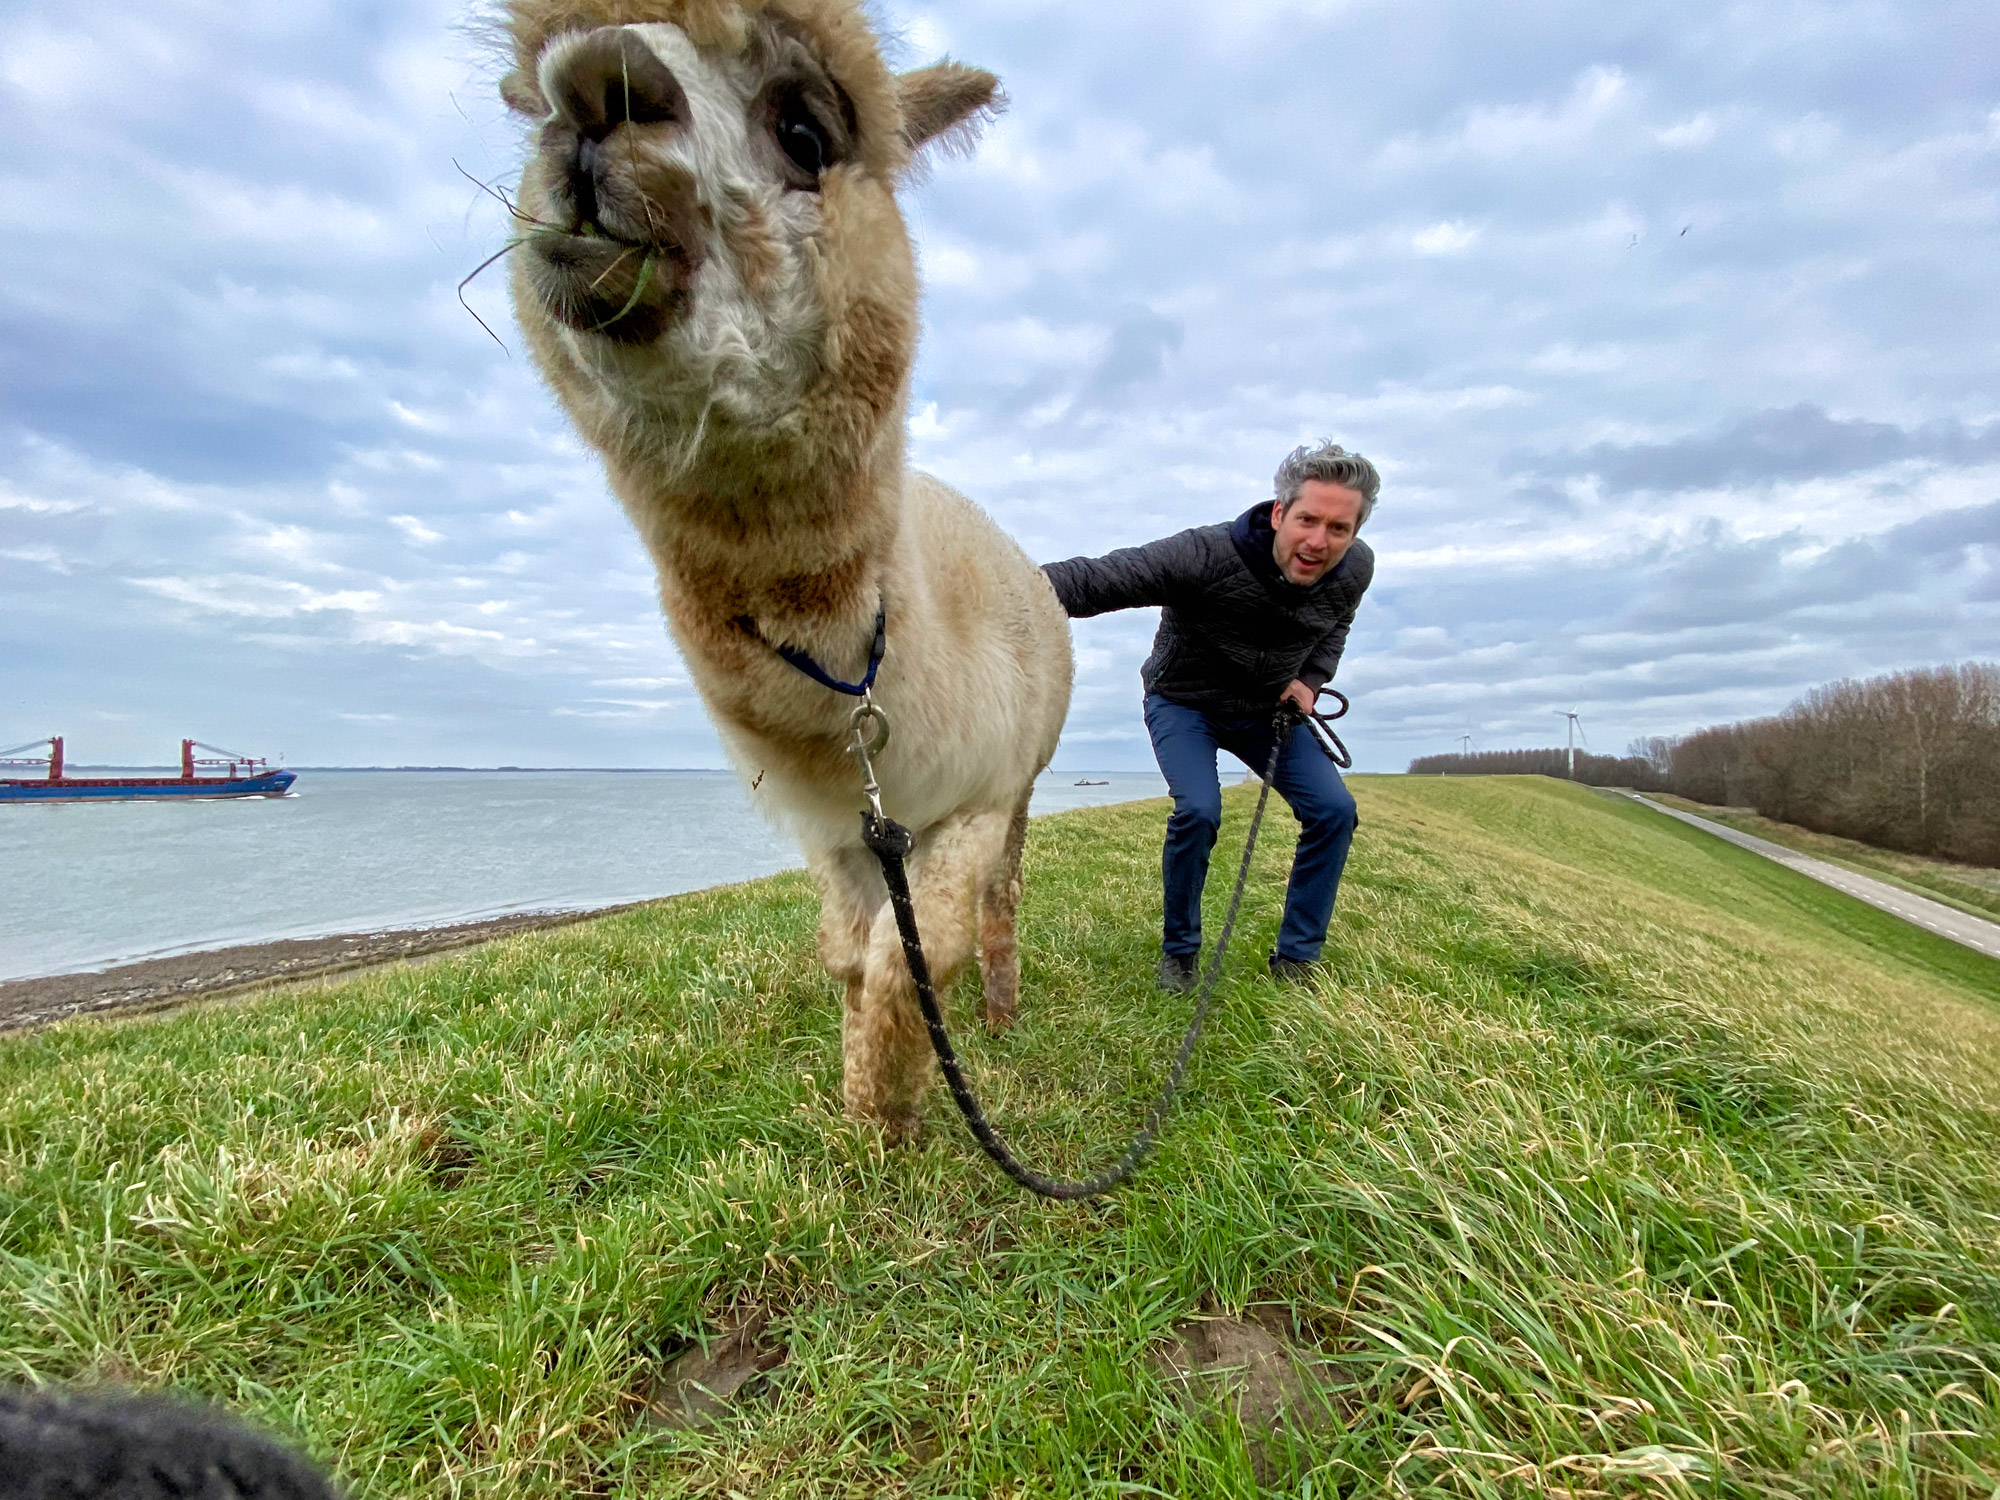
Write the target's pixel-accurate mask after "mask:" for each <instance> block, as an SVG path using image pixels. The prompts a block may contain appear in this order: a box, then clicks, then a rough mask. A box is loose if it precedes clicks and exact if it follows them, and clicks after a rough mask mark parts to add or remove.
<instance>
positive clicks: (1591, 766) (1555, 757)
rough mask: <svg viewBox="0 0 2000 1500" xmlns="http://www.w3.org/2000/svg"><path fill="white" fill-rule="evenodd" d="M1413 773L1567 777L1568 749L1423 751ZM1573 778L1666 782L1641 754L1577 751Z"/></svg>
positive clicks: (1658, 787) (1642, 785)
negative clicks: (1602, 753) (1626, 754)
mask: <svg viewBox="0 0 2000 1500" xmlns="http://www.w3.org/2000/svg"><path fill="white" fill-rule="evenodd" d="M1410 774H1411V775H1412V776H1561V777H1568V776H1569V774H1570V772H1569V751H1567V750H1565V749H1562V748H1561V747H1560V746H1558V747H1557V748H1556V749H1554V750H1480V751H1476V752H1474V753H1473V754H1471V755H1424V756H1419V757H1418V758H1417V759H1416V760H1413V761H1411V762H1410ZM1575 779H1576V780H1578V781H1580V782H1582V783H1583V784H1584V785H1585V786H1629V787H1631V788H1632V789H1633V790H1634V791H1640V792H1660V791H1665V790H1667V784H1666V782H1665V781H1664V780H1662V779H1661V777H1660V775H1659V773H1658V772H1657V771H1656V770H1655V769H1654V767H1653V763H1652V761H1650V760H1648V759H1646V758H1645V757H1644V756H1643V755H1639V754H1634V755H1628V756H1624V757H1622V758H1621V757H1619V756H1615V755H1592V754H1591V753H1590V752H1589V751H1588V750H1579V751H1577V752H1576V777H1575Z"/></svg>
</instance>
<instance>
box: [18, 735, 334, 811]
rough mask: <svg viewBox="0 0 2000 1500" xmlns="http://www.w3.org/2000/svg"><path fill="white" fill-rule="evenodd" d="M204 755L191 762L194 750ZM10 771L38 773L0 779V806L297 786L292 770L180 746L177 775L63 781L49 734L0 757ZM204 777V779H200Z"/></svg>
mask: <svg viewBox="0 0 2000 1500" xmlns="http://www.w3.org/2000/svg"><path fill="white" fill-rule="evenodd" d="M43 745H47V746H48V747H49V748H48V752H47V753H46V754H44V755H34V756H29V757H28V758H26V759H16V758H15V757H18V756H19V755H20V754H21V752H22V751H23V750H36V749H39V748H40V747H41V746H43ZM197 750H206V751H208V752H209V754H208V755H207V756H204V757H200V758H197V757H196V755H195V751H197ZM14 766H23V767H25V766H38V767H42V768H43V774H42V775H40V776H36V777H33V778H31V779H30V778H20V779H16V780H6V779H0V802H156V801H164V800H166V799H168V798H181V797H282V796H284V795H285V793H286V792H287V791H288V790H289V789H290V788H291V785H292V783H293V782H294V781H297V780H298V779H299V778H298V773H297V772H296V771H274V770H272V769H271V764H270V762H269V761H267V760H265V759H264V758H263V757H262V756H256V755H238V754H237V753H236V752H235V751H233V750H222V749H218V748H217V747H216V746H214V745H204V744H202V743H201V742H200V741H198V740H182V741H181V774H180V775H178V776H65V775H64V774H63V740H62V736H61V735H55V736H53V737H51V738H49V739H46V740H30V741H28V743H27V744H25V745H16V746H15V747H14V748H13V749H11V750H8V751H5V752H0V771H4V770H5V769H7V768H9V767H14ZM204 773H207V774H204Z"/></svg>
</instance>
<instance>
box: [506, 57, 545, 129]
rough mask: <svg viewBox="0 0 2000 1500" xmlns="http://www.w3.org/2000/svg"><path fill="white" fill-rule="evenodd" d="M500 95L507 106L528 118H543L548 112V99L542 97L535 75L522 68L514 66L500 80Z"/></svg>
mask: <svg viewBox="0 0 2000 1500" xmlns="http://www.w3.org/2000/svg"><path fill="white" fill-rule="evenodd" d="M500 97H501V98H502V99H504V100H506V101H507V107H508V108H509V109H511V110H513V111H514V113H515V114H517V115H526V116H528V117H529V118H530V119H533V120H540V119H545V118H546V117H547V115H548V112H549V101H548V100H546V99H544V98H543V97H542V89H541V85H540V84H538V83H536V82H535V77H534V75H533V74H532V73H529V72H528V71H527V70H525V69H523V68H516V69H514V71H513V72H511V73H509V74H508V75H507V76H506V77H505V78H503V79H501V80H500Z"/></svg>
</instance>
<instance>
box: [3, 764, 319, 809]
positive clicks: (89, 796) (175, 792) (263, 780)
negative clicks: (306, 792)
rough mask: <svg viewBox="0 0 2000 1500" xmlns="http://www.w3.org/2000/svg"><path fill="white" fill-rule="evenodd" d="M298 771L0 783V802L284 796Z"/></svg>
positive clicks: (69, 777)
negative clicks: (253, 774) (245, 774)
mask: <svg viewBox="0 0 2000 1500" xmlns="http://www.w3.org/2000/svg"><path fill="white" fill-rule="evenodd" d="M297 780H298V773H297V772H295V771H266V772H265V773H264V774H263V775H261V776H213V777H196V778H193V779H189V778H186V777H179V776H176V777H171V778H169V777H165V776H161V777H149V776H133V777H105V778H103V779H102V780H98V779H92V778H86V777H81V776H73V777H72V776H66V777H64V778H63V779H62V780H60V781H48V780H41V781H0V802H167V801H180V800H182V799H184V798H188V797H282V796H284V795H285V793H286V791H287V790H288V789H289V788H290V786H291V784H292V783H293V782H294V781H297Z"/></svg>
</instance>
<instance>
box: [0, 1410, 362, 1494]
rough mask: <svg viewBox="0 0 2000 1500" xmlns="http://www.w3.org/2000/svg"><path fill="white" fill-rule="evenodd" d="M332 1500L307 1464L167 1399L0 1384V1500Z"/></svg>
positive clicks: (326, 1484) (232, 1423) (218, 1415)
mask: <svg viewBox="0 0 2000 1500" xmlns="http://www.w3.org/2000/svg"><path fill="white" fill-rule="evenodd" d="M251 1497H256V1500H339V1491H338V1490H336V1489H335V1488H334V1487H333V1483H332V1481H331V1480H329V1479H328V1478H327V1476H326V1475H325V1474H324V1473H322V1472H321V1470H320V1469H319V1468H318V1466H317V1465H315V1464H314V1463H313V1462H312V1461H311V1460H310V1459H307V1458H305V1457H303V1456H301V1455H299V1454H296V1453H293V1452H292V1451H291V1450H290V1449H288V1448H285V1447H283V1446H281V1445H280V1444H278V1443H277V1442H275V1441H273V1440H272V1439H270V1438H268V1437H266V1436H264V1435H263V1434H262V1433H260V1432H257V1431H256V1430H254V1429H253V1428H250V1427H248V1426H246V1425H245V1424H244V1423H243V1422H242V1421H240V1420H238V1419H237V1418H235V1417H232V1416H230V1415H228V1414H227V1413H225V1412H222V1411H218V1410H215V1409H213V1408H210V1407H203V1406H196V1405H194V1404H192V1403H190V1402H186V1401H178V1400H174V1399H172V1398H170V1397H166V1396H152V1395H138V1394H132V1393H128V1392H115V1391H88V1392H60V1391H35V1390H28V1389H25V1388H21V1387H13V1388H6V1387H0V1500H251Z"/></svg>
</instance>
